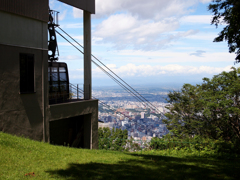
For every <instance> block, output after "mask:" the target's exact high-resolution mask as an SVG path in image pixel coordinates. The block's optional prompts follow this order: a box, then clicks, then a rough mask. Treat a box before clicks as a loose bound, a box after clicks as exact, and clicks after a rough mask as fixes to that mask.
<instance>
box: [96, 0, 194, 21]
mask: <svg viewBox="0 0 240 180" xmlns="http://www.w3.org/2000/svg"><path fill="white" fill-rule="evenodd" d="M197 2H198V0H168V1H166V0H148V1H145V0H131V1H126V0H104V1H102V0H96V15H95V17H103V16H105V17H106V16H109V15H111V14H114V13H116V12H127V13H130V14H132V15H134V16H138V17H139V18H141V19H155V20H156V19H158V20H159V19H164V18H166V17H169V16H174V17H176V16H181V15H183V14H185V13H186V12H189V7H191V6H193V5H195V4H196V3H197Z"/></svg>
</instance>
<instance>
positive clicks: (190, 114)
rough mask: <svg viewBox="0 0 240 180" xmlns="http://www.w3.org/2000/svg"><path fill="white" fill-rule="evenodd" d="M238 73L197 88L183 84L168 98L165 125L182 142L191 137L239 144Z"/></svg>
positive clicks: (225, 74)
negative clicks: (195, 136) (197, 136)
mask: <svg viewBox="0 0 240 180" xmlns="http://www.w3.org/2000/svg"><path fill="white" fill-rule="evenodd" d="M239 98H240V69H236V68H232V71H230V72H222V73H221V74H219V75H215V76H214V77H213V78H212V79H209V78H203V83H202V84H200V85H196V86H193V85H190V84H184V85H183V87H182V89H181V91H178V92H177V91H173V92H170V93H169V94H168V102H169V103H170V105H169V106H167V109H169V112H168V113H166V114H165V116H166V117H167V118H166V119H165V120H163V121H164V123H166V124H167V128H168V129H169V130H170V131H171V132H172V133H173V134H174V135H175V136H178V137H181V138H184V137H189V136H193V135H199V136H201V137H206V138H213V139H219V138H223V139H224V140H226V141H238V142H240V99H239Z"/></svg>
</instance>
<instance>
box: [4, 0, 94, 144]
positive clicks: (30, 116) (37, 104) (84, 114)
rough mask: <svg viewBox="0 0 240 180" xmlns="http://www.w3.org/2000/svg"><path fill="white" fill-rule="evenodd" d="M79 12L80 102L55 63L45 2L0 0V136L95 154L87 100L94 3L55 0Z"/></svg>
mask: <svg viewBox="0 0 240 180" xmlns="http://www.w3.org/2000/svg"><path fill="white" fill-rule="evenodd" d="M59 1H61V2H62V3H66V4H68V5H71V6H73V7H76V8H79V9H82V10H83V28H84V34H83V37H84V62H83V63H84V99H82V100H76V99H71V97H70V96H71V95H70V89H69V81H71V79H70V78H71V77H69V76H68V67H67V64H66V63H65V62H62V61H61V59H59V58H58V48H57V41H56V33H55V27H56V26H58V20H57V14H56V12H54V11H53V10H50V9H49V1H48V0H34V1H33V0H11V1H9V0H0V22H1V23H0V131H2V132H6V133H10V134H15V135H18V136H24V137H28V138H30V139H34V140H38V141H44V142H49V143H52V144H56V145H67V146H71V147H78V148H89V149H97V148H98V100H96V99H92V77H91V74H92V73H91V14H94V13H95V0H59Z"/></svg>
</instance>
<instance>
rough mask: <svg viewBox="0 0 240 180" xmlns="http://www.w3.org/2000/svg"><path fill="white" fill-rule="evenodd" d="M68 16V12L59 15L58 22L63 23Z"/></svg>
mask: <svg viewBox="0 0 240 180" xmlns="http://www.w3.org/2000/svg"><path fill="white" fill-rule="evenodd" d="M66 15H67V10H64V11H63V12H62V13H59V16H58V20H60V21H62V20H63V19H64V18H65V17H66Z"/></svg>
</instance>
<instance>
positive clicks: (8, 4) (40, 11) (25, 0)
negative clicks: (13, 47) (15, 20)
mask: <svg viewBox="0 0 240 180" xmlns="http://www.w3.org/2000/svg"><path fill="white" fill-rule="evenodd" d="M0 11H6V12H10V13H13V14H17V15H20V16H25V17H29V18H32V19H38V20H40V21H45V22H48V0H0Z"/></svg>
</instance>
